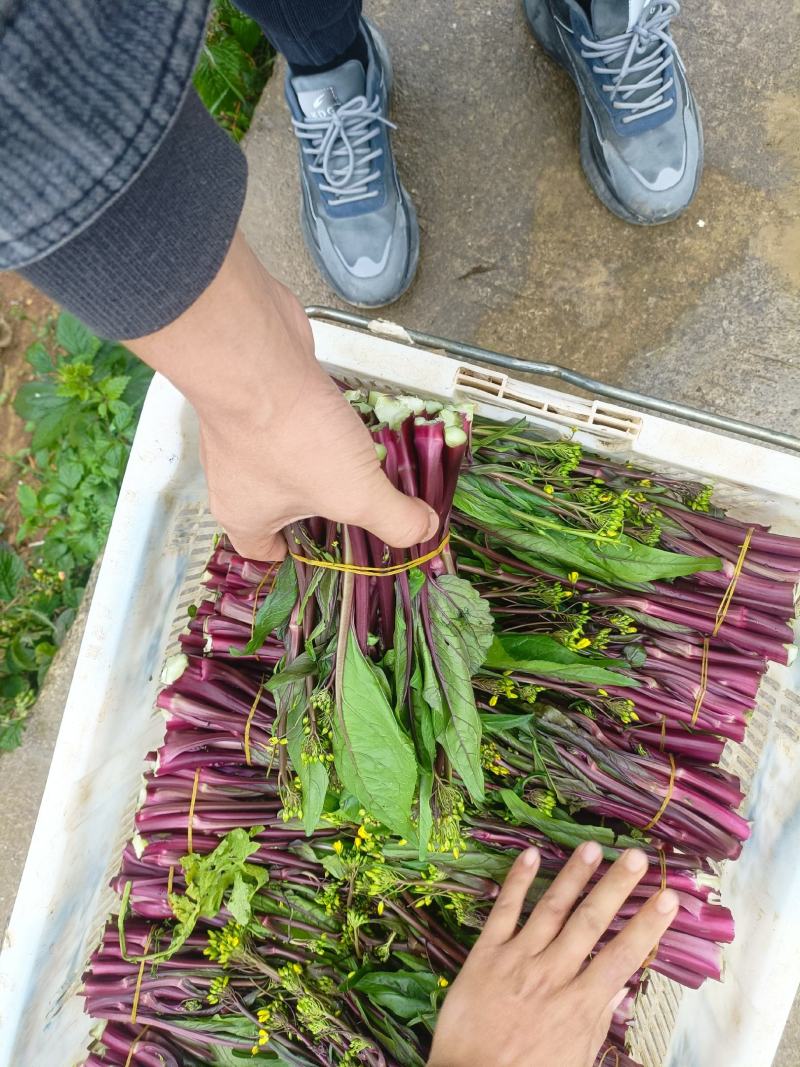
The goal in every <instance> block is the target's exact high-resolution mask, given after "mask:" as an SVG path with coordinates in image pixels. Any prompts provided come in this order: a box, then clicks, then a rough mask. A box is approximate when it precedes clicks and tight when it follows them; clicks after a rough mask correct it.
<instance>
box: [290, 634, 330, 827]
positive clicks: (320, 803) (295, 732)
mask: <svg viewBox="0 0 800 1067" xmlns="http://www.w3.org/2000/svg"><path fill="white" fill-rule="evenodd" d="M300 659H305V660H306V661H308V662H309V663H310V662H311V658H310V656H308V655H307V654H306V653H305V652H304V653H302V654H301V655H300V656H298V659H297V660H295V663H297V662H298V660H300ZM295 663H292V664H290V666H289V667H288V668H287V669H286V671H284V672H282V676H285V675H286V674H288V673H289V672H290V671H291V670H292V668H293V667H294V666H295ZM278 702H279V711H280V712H282V713H285V715H286V747H287V749H288V752H289V759H290V760H291V763H292V767H293V768H294V771H295V774H296V775H297V776H298V778H299V779H300V784H301V787H302V791H303V829H304V830H305V832H306V834H307V836H308V837H310V836H311V835H312V834H313V833H314V831H315V830H316V829H317V826H318V825H319V820H320V816H321V815H322V810H323V808H324V806H325V797H326V796H327V794H328V785H329V781H330V776H329V774H328V769H327V767H326V766H325V765H324V764H323V763H307V762H306V761H305V760H304V759H303V741H304V737H305V735H304V733H303V726H304V724H305V719H306V715H307V714H308V697H307V696H306V687H305V682H304V681H303V680H302V675H300V680H299V681H298V680H295V681H294V682H293V683H292V684H291V685H289V686H285V687H283V688H282V689H281V690H280V691H279V693H278Z"/></svg>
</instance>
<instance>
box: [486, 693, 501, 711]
mask: <svg viewBox="0 0 800 1067" xmlns="http://www.w3.org/2000/svg"><path fill="white" fill-rule="evenodd" d="M499 699H500V698H499V697H498V695H497V693H495V694H494V696H491V697H489V707H490V708H496V707H497V701H498V700H499Z"/></svg>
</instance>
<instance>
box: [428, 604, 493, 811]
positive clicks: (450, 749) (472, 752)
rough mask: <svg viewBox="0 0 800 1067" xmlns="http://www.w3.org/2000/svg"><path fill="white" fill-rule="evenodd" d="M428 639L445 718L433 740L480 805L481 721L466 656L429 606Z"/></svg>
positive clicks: (456, 634) (441, 615) (456, 635)
mask: <svg viewBox="0 0 800 1067" xmlns="http://www.w3.org/2000/svg"><path fill="white" fill-rule="evenodd" d="M431 609H432V610H431V638H432V641H433V645H434V651H435V653H436V661H437V664H438V674H439V676H440V681H441V684H442V689H443V692H444V696H445V700H446V702H447V710H448V711H449V717H448V721H447V725H446V727H445V730H444V733H443V734H442V735H441V736H439V737H438V738H437V740H438V741H439V742H440V743H441V745H442V747H443V748H444V750H445V752H446V753H447V756H448V758H449V760H450V762H451V763H452V765H453V767H455V769H456V771H458V774H459V775H460V777H461V780H462V781H463V783H464V785H465V786H466V788H467V791H468V793H469V795H470V797H471V798H472V800H473V802H474V803H475V804H480V803H482V802H483V795H484V794H483V770H482V768H481V720H480V716H479V715H478V709H477V708H476V706H475V694H474V691H473V688H472V672H471V670H470V655H469V652H468V651H467V648H466V646H465V644H464V641H463V639H462V637H461V632H460V630H459V629H458V628H457V627H456V626H454V625H453V624H452V622H451V621H450V620H449V619H448V617H447V615H446V613H445V612H440V611H438V610H436V607H435V605H434V603H433V602H432V603H431Z"/></svg>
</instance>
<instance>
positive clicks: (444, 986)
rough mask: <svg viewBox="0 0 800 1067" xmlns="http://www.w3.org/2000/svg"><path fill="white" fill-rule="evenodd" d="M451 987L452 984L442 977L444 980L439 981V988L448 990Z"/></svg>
mask: <svg viewBox="0 0 800 1067" xmlns="http://www.w3.org/2000/svg"><path fill="white" fill-rule="evenodd" d="M449 985H450V983H449V982H448V981H447V979H446V978H444V977H442V978H440V979H439V988H440V989H447V987H448V986H449Z"/></svg>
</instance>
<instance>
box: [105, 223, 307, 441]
mask: <svg viewBox="0 0 800 1067" xmlns="http://www.w3.org/2000/svg"><path fill="white" fill-rule="evenodd" d="M126 344H127V345H128V347H129V348H131V349H132V350H133V351H134V352H135V353H136V354H137V355H138V356H140V358H141V359H143V360H144V361H145V362H146V363H148V364H149V365H150V366H151V367H153V368H154V369H155V370H157V371H160V372H161V373H162V374H164V375H165V376H166V377H167V378H169V379H170V381H171V382H172V383H173V384H174V385H175V386H176V387H177V388H178V389H179V390H180V391H181V392H182V393H183V394H184V395H185V396H186V397H187V399H188V400H190V401H191V403H192V404H193V405H194V407H195V408H196V409H197V411H198V412H199V413H200V415H201V418H203V420H204V421H205V422H206V423H207V425H209V426H216V425H219V426H220V427H221V428H224V430H225V432H226V433H228V434H229V433H230V432H231V431H232V430H233V429H234V428H235V427H236V426H241V425H242V424H243V422H246V423H247V425H248V427H249V428H251V429H253V428H254V427H255V425H256V423H257V422H263V424H264V425H265V426H266V425H267V424H269V423H270V422H271V421H272V419H273V417H274V415H275V414H276V411H275V408H276V404H277V403H279V404H280V406H281V407H283V408H285V407H287V406H291V405H293V404H294V402H295V399H296V398H297V397H298V396H300V395H301V394H302V389H303V386H304V384H305V383H306V381H307V378H308V376H309V374H313V375H315V376H317V375H320V371H319V368H318V366H317V363H316V360H315V359H314V358H313V340H312V337H311V329H310V326H309V323H308V319H307V318H306V316H305V315H304V314H303V312H302V309H301V307H300V305H299V304H298V302H297V300H296V299H295V298H294V297H293V296H292V294H291V293H290V292H289V291H288V290H287V289H286V288H285V287H284V286H283V285H281V284H280V283H279V282H278V281H276V280H275V279H274V278H273V277H272V276H271V275H270V274H268V273H267V271H266V270H265V269H264V267H263V266H262V265H261V263H259V261H258V260H257V259H256V257H255V255H254V254H253V253H252V251H251V250H250V248H249V246H248V245H247V242H246V241H245V239H244V237H243V236H242V234H241V232H238V233H237V234H236V236H235V237H234V239H233V241H232V243H231V245H230V248H229V250H228V254H227V256H226V258H225V260H224V263H223V264H222V267H221V268H220V270H219V271H218V272H217V274H216V276H215V277H214V279H213V281H212V282H211V284H210V285H208V287H207V288H206V289H205V290H204V292H203V293H202V294H201V295H200V296H199V297H198V299H197V300H196V301H194V303H192V305H191V306H190V307H189V308H188V309H187V310H186V311H185V312H184V313H183V314H182V315H181V316H179V317H178V318H177V319H175V320H174V321H173V322H171V323H169V324H168V325H167V326H165V327H164V328H163V329H160V330H158V331H156V332H154V333H150V334H148V335H146V336H143V337H138V338H134V339H129V340H127V341H126ZM278 398H279V400H278Z"/></svg>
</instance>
